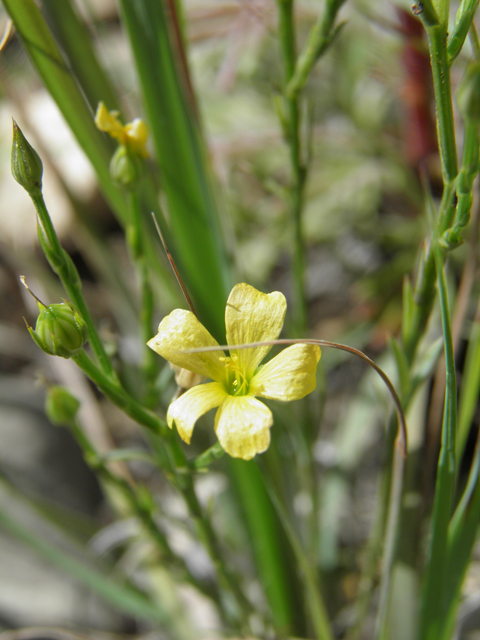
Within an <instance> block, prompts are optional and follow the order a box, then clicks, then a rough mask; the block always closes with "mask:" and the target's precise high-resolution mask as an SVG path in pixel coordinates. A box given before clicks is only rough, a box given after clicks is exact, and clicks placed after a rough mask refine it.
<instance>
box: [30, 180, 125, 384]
mask: <svg viewBox="0 0 480 640" xmlns="http://www.w3.org/2000/svg"><path fill="white" fill-rule="evenodd" d="M30 197H31V199H32V202H33V205H34V207H35V210H36V212H37V216H38V217H37V220H38V236H39V240H40V244H41V246H42V249H43V251H44V253H45V255H46V258H47V260H48V262H49V263H50V266H51V267H52V269H53V271H54V272H55V273H56V274H57V275H58V277H59V278H60V280H61V282H62V284H63V287H64V289H65V291H66V292H67V295H68V296H69V298H70V302H71V303H72V304H73V306H74V307H76V308H77V310H78V311H79V312H80V314H81V315H82V317H83V319H84V320H85V323H86V325H87V327H88V333H89V340H90V344H91V346H92V349H93V352H94V353H95V355H96V357H97V359H98V362H99V364H100V366H101V368H102V371H103V372H104V373H105V374H106V375H108V376H109V377H111V378H112V379H113V378H116V374H115V371H114V369H113V366H112V363H111V361H110V358H109V357H108V355H107V353H106V351H105V349H104V347H103V344H102V341H101V340H100V337H99V335H98V333H97V330H96V328H95V325H94V323H93V320H92V317H91V315H90V312H89V310H88V307H87V304H86V302H85V298H84V297H83V294H82V283H81V280H80V276H79V275H78V271H77V268H76V267H75V265H74V264H73V261H72V259H71V258H70V256H69V255H68V253H67V252H66V251H65V250H64V249H63V247H62V246H61V244H60V241H59V239H58V236H57V234H56V232H55V229H54V227H53V224H52V221H51V219H50V215H49V213H48V211H47V207H46V205H45V201H44V199H43V195H42V192H41V189H40V188H38V189H35V190H34V191H32V192H31V193H30Z"/></svg>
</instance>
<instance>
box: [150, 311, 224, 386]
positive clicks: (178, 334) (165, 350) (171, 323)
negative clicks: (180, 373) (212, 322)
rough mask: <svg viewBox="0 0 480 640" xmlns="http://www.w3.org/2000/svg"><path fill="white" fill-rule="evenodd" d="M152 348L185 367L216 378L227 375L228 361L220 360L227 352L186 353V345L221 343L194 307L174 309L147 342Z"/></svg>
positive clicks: (192, 347)
mask: <svg viewBox="0 0 480 640" xmlns="http://www.w3.org/2000/svg"><path fill="white" fill-rule="evenodd" d="M147 344H148V346H149V347H150V349H153V350H154V351H156V352H157V353H158V354H159V355H161V356H162V358H165V360H168V361H169V362H171V363H172V364H176V365H177V367H182V369H188V370H189V371H193V372H194V373H199V374H200V375H201V376H205V378H212V379H213V380H216V381H217V382H223V381H225V379H226V374H225V365H224V363H223V362H222V361H221V360H220V357H224V356H225V353H224V352H223V351H221V350H219V351H210V352H207V353H185V350H187V349H197V348H199V347H214V346H218V342H217V341H216V340H215V339H214V338H212V336H211V335H210V334H209V332H208V331H207V330H206V329H205V327H204V326H203V324H201V323H200V322H199V321H198V320H197V318H196V316H195V315H194V314H193V313H192V312H191V311H185V310H184V309H175V311H172V313H171V314H170V315H168V316H166V317H165V318H164V319H163V320H162V321H161V323H160V324H159V325H158V334H157V335H156V336H155V337H154V338H152V339H151V340H149V341H148V342H147Z"/></svg>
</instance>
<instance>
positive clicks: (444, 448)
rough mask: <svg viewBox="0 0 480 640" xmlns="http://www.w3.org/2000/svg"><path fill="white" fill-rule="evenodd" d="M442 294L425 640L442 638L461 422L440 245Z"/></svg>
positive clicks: (423, 620) (436, 252)
mask: <svg viewBox="0 0 480 640" xmlns="http://www.w3.org/2000/svg"><path fill="white" fill-rule="evenodd" d="M434 255H435V265H436V269H437V278H438V290H439V298H440V308H441V315H442V327H443V336H444V343H445V367H446V390H445V406H444V413H443V424H442V438H441V448H440V455H439V460H438V468H437V481H436V487H435V498H434V505H433V515H432V523H431V532H432V533H431V535H432V538H431V542H430V548H429V557H428V561H427V567H426V572H425V581H424V587H423V594H422V603H421V614H420V633H419V637H420V638H422V639H425V640H434V639H435V638H438V637H439V636H440V631H441V629H439V616H438V606H439V603H441V602H442V600H443V590H444V588H445V569H446V566H447V560H446V558H447V548H448V526H449V523H450V518H451V512H452V504H453V493H454V486H455V433H456V422H457V385H456V373H455V359H454V351H453V341H452V330H451V326H450V309H449V303H448V294H447V284H446V281H445V274H444V269H443V259H442V256H441V253H440V247H439V245H438V244H436V246H435V247H434Z"/></svg>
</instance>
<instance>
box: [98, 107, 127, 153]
mask: <svg viewBox="0 0 480 640" xmlns="http://www.w3.org/2000/svg"><path fill="white" fill-rule="evenodd" d="M118 115H119V112H118V111H109V110H108V109H107V107H106V106H105V105H104V104H103V102H99V104H98V108H97V113H96V114H95V124H96V126H97V129H100V131H105V133H109V134H110V135H111V136H112V138H116V139H117V140H118V141H119V142H120V143H123V142H124V139H125V132H124V127H123V125H122V124H121V122H120V121H119V119H118Z"/></svg>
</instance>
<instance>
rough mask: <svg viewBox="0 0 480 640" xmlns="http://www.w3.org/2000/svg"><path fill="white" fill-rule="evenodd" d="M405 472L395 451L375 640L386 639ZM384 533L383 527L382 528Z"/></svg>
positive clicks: (403, 464) (401, 460) (398, 454)
mask: <svg viewBox="0 0 480 640" xmlns="http://www.w3.org/2000/svg"><path fill="white" fill-rule="evenodd" d="M404 471H405V457H404V456H402V455H401V454H400V452H399V451H398V449H395V451H394V457H393V468H392V480H391V483H390V494H389V503H388V521H387V524H386V532H385V544H384V552H383V563H382V576H381V581H380V593H379V602H378V612H377V620H376V624H375V627H376V629H375V636H374V637H375V638H382V637H385V633H386V627H387V621H388V610H389V604H390V603H389V595H390V584H391V576H392V568H393V564H394V561H395V552H396V538H397V534H398V523H399V520H400V512H401V506H402V489H403V476H404ZM382 532H383V527H382Z"/></svg>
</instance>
